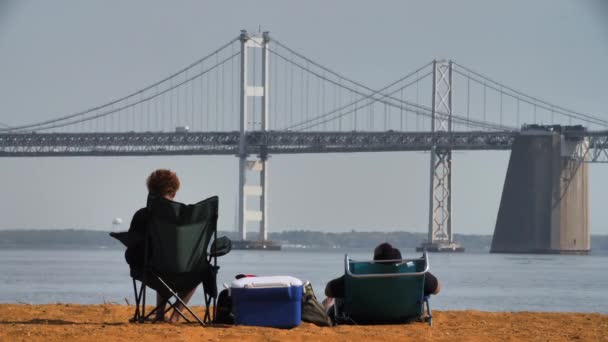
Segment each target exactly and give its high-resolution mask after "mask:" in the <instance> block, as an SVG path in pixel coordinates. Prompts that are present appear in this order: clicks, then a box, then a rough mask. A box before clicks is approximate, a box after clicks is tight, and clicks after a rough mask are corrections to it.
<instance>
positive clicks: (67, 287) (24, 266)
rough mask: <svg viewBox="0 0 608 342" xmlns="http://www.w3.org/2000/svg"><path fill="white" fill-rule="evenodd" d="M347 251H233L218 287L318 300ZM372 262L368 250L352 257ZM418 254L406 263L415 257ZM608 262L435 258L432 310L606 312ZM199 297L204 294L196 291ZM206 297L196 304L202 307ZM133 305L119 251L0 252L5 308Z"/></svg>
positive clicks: (519, 257)
mask: <svg viewBox="0 0 608 342" xmlns="http://www.w3.org/2000/svg"><path fill="white" fill-rule="evenodd" d="M344 253H345V251H342V250H335V251H334V250H331V251H326V250H323V251H319V250H316V251H315V250H284V251H281V252H262V251H233V252H231V253H230V254H229V255H226V256H224V257H222V258H220V259H219V264H220V266H221V269H220V274H219V279H218V285H219V286H221V284H222V283H228V284H229V283H230V281H231V280H232V279H233V277H234V275H235V274H238V273H251V274H257V275H293V276H296V277H298V278H300V279H302V280H308V281H310V282H311V283H312V284H313V286H314V288H315V292H316V293H317V297H318V298H319V300H321V299H322V298H323V297H324V295H323V289H324V287H325V284H326V283H327V281H328V280H330V279H331V278H334V277H337V276H339V275H341V274H342V273H343V272H344V271H343V270H344ZM350 254H351V255H352V257H354V258H356V259H361V260H364V259H369V258H370V257H371V252H369V251H361V250H359V251H354V252H353V251H350ZM418 255H419V254H417V253H414V252H409V253H404V257H417V256H418ZM607 262H608V256H605V255H591V256H569V255H509V254H484V253H480V254H475V253H464V254H431V255H430V265H431V272H432V273H434V274H435V275H436V276H437V277H438V278H439V280H440V282H441V284H442V291H441V293H440V294H439V295H438V296H434V297H433V298H432V299H431V305H432V307H433V308H435V309H475V310H488V311H581V312H582V311H586V312H602V313H608V272H607V270H608V267H607ZM198 291H201V290H198ZM200 293H202V292H199V294H198V296H199V297H197V298H196V299H195V300H196V301H197V302H198V303H200V302H202V294H200ZM125 298H127V299H128V300H129V301H130V302H131V303H132V302H133V299H132V298H133V290H132V283H131V279H130V278H129V272H128V266H127V265H126V263H125V262H124V257H123V251H122V250H120V249H100V250H2V251H0V302H2V303H16V302H24V303H57V302H61V303H83V304H90V303H103V302H116V303H121V304H122V303H125Z"/></svg>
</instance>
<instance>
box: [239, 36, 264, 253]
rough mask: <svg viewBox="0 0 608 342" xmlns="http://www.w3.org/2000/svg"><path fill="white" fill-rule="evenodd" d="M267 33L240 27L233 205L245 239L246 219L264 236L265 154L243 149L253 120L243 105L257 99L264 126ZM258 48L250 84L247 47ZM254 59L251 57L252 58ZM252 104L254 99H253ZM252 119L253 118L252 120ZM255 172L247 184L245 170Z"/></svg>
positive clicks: (247, 105) (262, 126)
mask: <svg viewBox="0 0 608 342" xmlns="http://www.w3.org/2000/svg"><path fill="white" fill-rule="evenodd" d="M269 42H270V37H269V35H268V32H264V34H263V35H262V36H250V35H249V34H248V33H247V31H241V116H240V128H241V130H240V144H239V155H238V158H239V188H238V192H239V201H238V208H237V211H238V212H237V217H238V229H239V237H240V238H241V240H243V241H244V240H247V222H259V225H260V229H259V240H260V241H265V240H267V238H268V214H267V213H268V154H267V153H266V151H264V150H263V151H261V153H260V155H259V156H257V157H256V158H250V157H249V153H248V150H247V131H249V130H250V129H252V130H255V129H256V127H255V125H256V124H258V123H256V122H250V121H249V118H248V113H247V109H248V108H249V105H250V102H249V101H253V100H251V98H256V97H257V98H260V99H261V118H260V122H259V125H260V130H261V131H267V130H268V123H269V121H268V115H269V113H268V95H269V81H270V78H269V70H270V68H269V59H268V56H269V50H268V44H269ZM250 48H261V49H262V67H261V70H262V84H261V85H256V84H253V85H250V84H249V81H248V64H249V62H250V60H249V58H248V49H250ZM254 60H255V59H254ZM253 104H254V105H255V101H254V102H253ZM252 121H255V118H254V120H252ZM252 172H253V173H257V175H256V176H258V177H259V181H258V183H257V184H253V185H251V184H248V182H247V180H248V177H247V175H248V173H252ZM249 197H258V198H259V207H258V210H249V209H248V198H249Z"/></svg>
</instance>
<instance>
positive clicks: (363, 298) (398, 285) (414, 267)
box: [334, 252, 432, 325]
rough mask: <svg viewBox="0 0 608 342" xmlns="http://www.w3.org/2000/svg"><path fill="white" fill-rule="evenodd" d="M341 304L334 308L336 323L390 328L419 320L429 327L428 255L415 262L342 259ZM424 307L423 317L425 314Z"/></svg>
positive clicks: (404, 260)
mask: <svg viewBox="0 0 608 342" xmlns="http://www.w3.org/2000/svg"><path fill="white" fill-rule="evenodd" d="M344 269H345V277H344V278H345V279H344V291H345V293H344V294H345V296H344V301H343V302H342V303H341V305H334V309H335V312H334V314H335V318H336V321H337V323H342V324H345V323H346V324H391V323H392V324H394V323H405V322H410V321H413V320H418V319H422V320H423V321H425V322H428V324H429V325H432V315H431V308H430V305H429V298H428V296H424V274H425V273H426V272H428V270H429V263H428V255H427V253H426V252H424V254H423V256H422V257H421V258H419V259H403V260H386V261H385V260H383V261H354V260H351V259H350V258H349V257H348V254H346V255H345V257H344ZM425 305H426V313H425V310H424V309H425Z"/></svg>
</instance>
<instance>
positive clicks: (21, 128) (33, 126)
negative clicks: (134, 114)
mask: <svg viewBox="0 0 608 342" xmlns="http://www.w3.org/2000/svg"><path fill="white" fill-rule="evenodd" d="M237 41H238V37H237V38H234V39H232V40H230V41H229V42H228V43H226V44H224V45H222V46H221V47H220V48H218V49H216V50H215V51H213V52H212V53H210V54H208V55H206V56H204V57H202V58H200V59H198V60H197V61H195V62H193V63H191V64H189V65H188V66H186V67H184V68H182V69H180V70H179V71H177V72H175V73H173V74H171V75H169V76H167V77H165V78H163V79H161V80H160V81H157V82H155V83H153V84H150V85H148V86H146V87H144V88H141V89H139V90H137V91H135V92H132V93H130V94H128V95H126V96H123V97H121V98H118V99H115V100H112V101H110V102H107V103H105V104H103V105H99V106H95V107H92V108H89V109H86V110H83V111H79V112H76V113H73V114H70V115H65V116H62V117H58V118H55V119H51V120H46V121H42V122H37V123H32V124H27V125H19V126H13V127H10V128H2V129H0V132H6V131H11V132H16V131H24V130H29V131H34V130H40V129H43V130H44V129H49V128H55V127H62V126H68V125H72V124H74V123H79V122H83V121H88V120H92V119H96V118H99V117H102V116H104V115H103V114H102V115H94V116H91V117H87V118H85V119H80V120H74V121H70V122H69V123H67V124H63V123H62V124H60V125H57V124H56V123H58V122H62V121H65V120H69V119H72V118H76V117H82V116H86V115H87V114H90V113H94V112H96V111H99V110H101V109H104V108H107V107H112V106H114V105H115V104H118V103H121V102H125V101H127V100H129V99H131V98H134V97H136V96H140V95H142V94H144V93H145V92H147V91H149V90H151V89H153V88H157V87H158V86H159V85H161V84H163V83H166V82H167V81H171V80H173V79H175V78H176V77H177V76H179V75H181V74H184V73H185V72H187V71H188V70H191V69H193V68H194V67H196V66H198V65H202V63H204V62H205V61H207V60H208V59H210V58H212V57H213V56H218V54H219V53H220V52H221V51H223V50H224V49H226V48H228V47H230V46H231V45H232V44H234V43H235V42H237ZM236 55H238V53H237V54H236ZM233 57H234V56H231V57H230V58H233ZM230 58H229V59H230ZM224 62H225V61H224ZM220 64H221V63H220ZM218 65H219V64H216V65H215V66H214V67H212V68H210V69H214V68H215V67H217V66H218ZM202 74H204V73H202ZM202 74H200V75H198V76H201V75H202ZM194 78H196V77H191V78H190V79H189V80H188V82H189V81H190V80H192V79H194ZM183 83H184V82H182V83H180V84H178V85H171V86H170V87H169V88H170V89H175V88H177V87H179V85H182V84H183ZM165 92H166V91H165ZM165 92H161V93H158V94H156V95H155V96H151V97H148V98H146V99H145V100H143V101H136V102H137V103H141V102H144V101H146V100H149V99H151V98H153V97H156V96H158V95H161V94H164V93H165ZM134 105H135V103H131V104H128V105H124V106H123V107H122V109H125V108H131V107H133V106H134ZM116 111H117V110H110V112H109V113H108V114H111V113H115V112H116ZM49 125H50V126H49ZM47 126H49V127H47Z"/></svg>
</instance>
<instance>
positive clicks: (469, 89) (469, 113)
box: [467, 77, 471, 128]
mask: <svg viewBox="0 0 608 342" xmlns="http://www.w3.org/2000/svg"><path fill="white" fill-rule="evenodd" d="M470 120H471V79H470V78H469V77H467V122H470ZM467 127H468V128H471V124H470V123H467Z"/></svg>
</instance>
